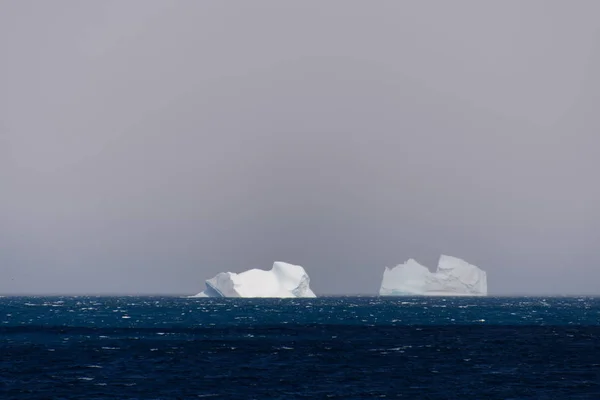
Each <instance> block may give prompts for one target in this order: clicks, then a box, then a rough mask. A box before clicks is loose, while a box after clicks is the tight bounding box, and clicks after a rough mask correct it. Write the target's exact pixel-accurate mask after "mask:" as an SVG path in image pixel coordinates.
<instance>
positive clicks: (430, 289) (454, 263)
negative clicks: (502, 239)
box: [379, 255, 487, 296]
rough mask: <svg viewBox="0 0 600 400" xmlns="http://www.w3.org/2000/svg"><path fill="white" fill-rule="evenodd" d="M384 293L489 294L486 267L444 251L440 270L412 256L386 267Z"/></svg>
mask: <svg viewBox="0 0 600 400" xmlns="http://www.w3.org/2000/svg"><path fill="white" fill-rule="evenodd" d="M379 295H380V296H486V295H487V276H486V273H485V271H483V270H481V269H480V268H478V267H476V266H475V265H472V264H469V263H468V262H466V261H464V260H461V259H460V258H456V257H451V256H446V255H442V256H441V257H440V260H439V262H438V268H437V271H436V272H430V271H429V269H428V268H427V267H424V266H423V265H421V264H419V263H418V262H416V261H415V260H414V259H412V258H411V259H409V260H408V261H406V262H405V263H404V264H400V265H398V266H396V267H394V268H388V267H385V271H383V280H382V282H381V288H380V289H379Z"/></svg>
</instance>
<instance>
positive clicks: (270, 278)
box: [193, 261, 317, 298]
mask: <svg viewBox="0 0 600 400" xmlns="http://www.w3.org/2000/svg"><path fill="white" fill-rule="evenodd" d="M309 284H310V278H309V277H308V274H307V273H306V271H305V270H304V268H302V267H301V266H299V265H293V264H288V263H285V262H281V261H276V262H275V263H274V264H273V268H271V270H269V271H265V270H262V269H250V270H248V271H244V272H241V273H239V274H238V273H235V272H221V273H219V274H217V276H215V277H214V278H211V279H208V280H207V281H206V289H204V291H203V292H200V293H198V294H197V295H195V296H193V297H276V298H284V297H317V296H315V294H314V293H313V291H312V290H311V289H310V286H309Z"/></svg>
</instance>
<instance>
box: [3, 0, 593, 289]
mask: <svg viewBox="0 0 600 400" xmlns="http://www.w3.org/2000/svg"><path fill="white" fill-rule="evenodd" d="M598 15H600V2H598V1H596V0H589V1H584V0H579V1H550V0H539V1H537V0H528V1H520V0H519V1H516V0H501V1H500V0H498V1H480V0H472V1H463V0H454V1H452V2H448V1H383V0H381V1H368V2H367V1H348V0H343V1H342V0H339V1H326V2H323V1H308V0H303V1H295V2H292V1H288V2H283V1H278V0H273V1H260V0H257V1H253V2H245V1H231V2H220V1H212V2H210V1H195V0H189V1H152V0H139V1H135V0H129V1H120V0H119V1H95V2H80V1H60V0H56V1H52V2H45V1H27V0H14V1H7V0H0V293H23V292H27V293H40V292H53V293H57V292H65V293H66V292H69V293H72V292H79V293H92V292H93V293H100V292H131V293H158V292H162V293H196V292H199V291H200V290H202V289H203V287H204V280H205V279H207V278H210V277H212V276H213V275H215V274H216V273H217V272H219V271H226V270H231V271H237V272H239V271H242V270H244V269H248V268H253V267H260V268H269V267H270V266H271V264H272V262H273V261H275V260H282V261H288V262H293V263H297V264H301V265H303V266H304V267H305V268H306V269H307V271H308V272H309V274H310V276H311V281H312V286H313V289H314V290H315V292H317V294H351V293H365V294H375V293H376V292H377V290H378V288H379V284H380V280H381V276H382V273H383V268H384V266H386V265H389V266H391V265H395V264H398V263H400V262H403V261H405V260H406V259H407V258H409V257H415V258H417V259H418V260H419V261H422V262H424V263H427V264H429V265H431V266H433V265H434V264H435V262H436V260H437V257H438V256H439V254H440V253H446V254H450V255H454V256H458V257H462V258H465V259H466V260H467V261H470V262H472V263H474V264H477V265H479V266H481V267H482V268H484V269H485V270H486V271H487V272H488V280H489V288H490V293H491V294H566V293H572V294H578V293H592V294H600V268H599V267H600V266H599V263H598V239H599V238H600V234H599V233H598V232H597V231H598V226H599V223H600V185H599V184H598V178H597V177H596V174H597V173H598V171H599V170H600V158H599V157H598V149H599V146H600V136H599V135H598V132H600V114H599V113H598V107H599V105H600V78H599V74H598V71H600V24H599V23H598Z"/></svg>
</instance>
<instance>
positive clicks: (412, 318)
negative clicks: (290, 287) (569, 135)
mask: <svg viewBox="0 0 600 400" xmlns="http://www.w3.org/2000/svg"><path fill="white" fill-rule="evenodd" d="M199 398H211V399H212V398H214V399H257V400H262V399H373V398H394V399H396V398H400V399H465V398H468V399H600V299H598V298H588V297H582V298H525V297H519V298H494V297H486V298H470V297H461V298H379V297H341V298H317V299H215V298H176V297H5V298H0V399H15V400H16V399H86V400H88V399H199Z"/></svg>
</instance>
